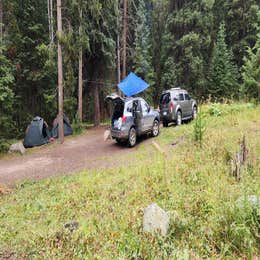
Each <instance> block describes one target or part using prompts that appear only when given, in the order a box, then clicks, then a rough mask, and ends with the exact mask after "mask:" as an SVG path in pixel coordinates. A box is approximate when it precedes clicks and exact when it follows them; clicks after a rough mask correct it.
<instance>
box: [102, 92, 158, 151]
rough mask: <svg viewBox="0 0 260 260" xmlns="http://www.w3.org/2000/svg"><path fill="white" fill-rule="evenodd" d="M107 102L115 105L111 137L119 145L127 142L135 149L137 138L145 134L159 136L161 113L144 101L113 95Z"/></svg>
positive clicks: (108, 97)
mask: <svg viewBox="0 0 260 260" xmlns="http://www.w3.org/2000/svg"><path fill="white" fill-rule="evenodd" d="M105 100H106V101H112V102H113V104H114V108H113V114H112V120H111V136H112V138H113V139H115V140H116V141H117V142H118V143H124V142H126V143H127V144H128V146H129V147H133V146H135V144H136V138H137V136H140V135H142V134H145V133H151V134H152V136H153V137H155V136H157V135H159V132H160V113H159V112H158V111H156V110H153V109H152V108H150V106H149V105H148V104H147V103H146V101H145V100H144V99H142V98H139V97H135V98H131V97H130V98H122V97H120V96H118V95H111V96H107V97H106V99H105Z"/></svg>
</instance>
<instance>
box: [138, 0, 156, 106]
mask: <svg viewBox="0 0 260 260" xmlns="http://www.w3.org/2000/svg"><path fill="white" fill-rule="evenodd" d="M149 14H150V13H149V11H148V10H147V8H146V5H145V1H144V0H140V1H139V6H138V10H137V13H136V16H137V17H136V18H137V19H136V28H135V41H134V57H133V63H134V64H133V68H134V70H135V72H136V73H137V74H138V75H139V76H141V77H142V78H143V79H145V80H146V81H147V82H149V84H150V87H151V88H150V89H148V91H146V92H145V94H146V98H147V99H148V100H149V101H151V98H152V94H151V93H149V90H151V89H152V88H153V87H154V71H153V68H152V57H151V47H152V44H151V32H150V27H149V25H148V15H149Z"/></svg>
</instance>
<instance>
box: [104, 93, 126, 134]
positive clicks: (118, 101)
mask: <svg viewBox="0 0 260 260" xmlns="http://www.w3.org/2000/svg"><path fill="white" fill-rule="evenodd" d="M105 101H107V102H112V103H113V105H114V108H113V115H112V120H111V126H112V129H120V128H121V125H122V118H123V116H124V109H125V101H124V99H123V98H122V97H120V96H118V95H117V94H112V95H109V96H107V97H106V98H105Z"/></svg>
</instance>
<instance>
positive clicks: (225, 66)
mask: <svg viewBox="0 0 260 260" xmlns="http://www.w3.org/2000/svg"><path fill="white" fill-rule="evenodd" d="M225 38H226V32H225V24H224V23H223V22H222V23H221V24H220V26H219V31H218V35H217V42H216V44H215V46H214V49H213V57H212V62H211V68H210V82H209V87H208V94H210V95H212V96H213V97H214V98H222V97H226V98H230V97H232V95H233V94H236V95H237V90H238V76H237V75H238V74H237V73H238V72H237V69H236V67H235V65H234V64H233V61H232V54H231V51H229V50H228V47H227V44H226V42H225Z"/></svg>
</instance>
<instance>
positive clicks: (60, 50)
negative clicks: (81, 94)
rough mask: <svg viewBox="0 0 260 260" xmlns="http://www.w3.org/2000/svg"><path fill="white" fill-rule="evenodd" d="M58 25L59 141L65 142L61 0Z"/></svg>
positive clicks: (58, 5)
mask: <svg viewBox="0 0 260 260" xmlns="http://www.w3.org/2000/svg"><path fill="white" fill-rule="evenodd" d="M57 25H58V88H59V140H60V143H63V142H64V130H63V70H62V48H61V43H60V37H61V36H62V16H61V0H57Z"/></svg>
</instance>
